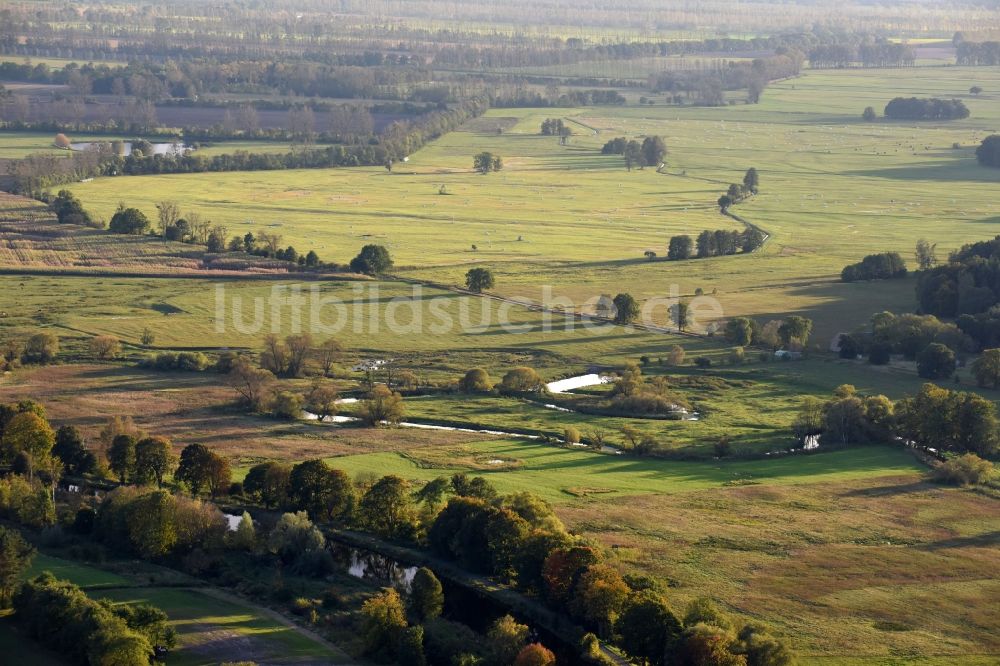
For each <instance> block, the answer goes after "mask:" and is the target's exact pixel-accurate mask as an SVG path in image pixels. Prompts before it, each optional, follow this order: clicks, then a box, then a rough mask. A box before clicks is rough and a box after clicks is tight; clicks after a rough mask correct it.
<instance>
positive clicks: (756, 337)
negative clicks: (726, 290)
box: [722, 315, 812, 350]
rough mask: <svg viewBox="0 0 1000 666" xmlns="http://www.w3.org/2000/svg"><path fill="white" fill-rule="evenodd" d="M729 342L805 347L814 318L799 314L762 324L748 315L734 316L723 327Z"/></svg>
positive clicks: (780, 346) (741, 345) (745, 344)
mask: <svg viewBox="0 0 1000 666" xmlns="http://www.w3.org/2000/svg"><path fill="white" fill-rule="evenodd" d="M722 333H723V336H724V337H725V338H726V341H727V342H730V343H732V344H733V345H736V346H737V347H747V346H750V345H759V346H762V347H768V348H770V349H780V348H782V347H784V348H786V349H795V350H798V349H803V348H804V347H805V346H806V344H807V343H808V342H809V336H810V335H811V334H812V320H811V319H807V318H806V317H800V316H798V315H791V316H789V317H787V318H785V319H772V320H771V321H769V322H767V323H765V324H761V323H760V322H758V321H757V320H755V319H750V318H748V317H734V318H733V319H730V320H728V321H727V322H726V323H725V325H724V326H723V328H722Z"/></svg>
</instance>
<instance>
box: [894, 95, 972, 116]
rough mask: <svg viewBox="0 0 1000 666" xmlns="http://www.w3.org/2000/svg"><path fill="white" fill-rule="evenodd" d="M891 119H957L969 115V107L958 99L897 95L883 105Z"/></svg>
mask: <svg viewBox="0 0 1000 666" xmlns="http://www.w3.org/2000/svg"><path fill="white" fill-rule="evenodd" d="M885 117H886V118H890V119H892V120H959V119H962V118H968V117H969V107H967V106H965V103H964V102H963V101H962V100H958V99H937V98H920V97H909V98H907V97H897V98H895V99H893V100H892V101H891V102H889V103H888V104H886V105H885Z"/></svg>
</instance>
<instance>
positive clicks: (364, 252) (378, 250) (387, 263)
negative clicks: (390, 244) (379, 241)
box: [351, 245, 392, 275]
mask: <svg viewBox="0 0 1000 666" xmlns="http://www.w3.org/2000/svg"><path fill="white" fill-rule="evenodd" d="M390 268H392V257H391V256H389V250H387V249H385V247H383V246H381V245H365V246H364V247H363V248H361V252H359V253H358V256H356V257H354V258H353V259H351V270H352V271H354V272H355V273H366V274H368V275H379V274H381V273H385V272H386V271H387V270H389V269H390Z"/></svg>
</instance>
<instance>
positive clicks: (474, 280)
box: [465, 268, 496, 294]
mask: <svg viewBox="0 0 1000 666" xmlns="http://www.w3.org/2000/svg"><path fill="white" fill-rule="evenodd" d="M495 284H496V280H494V279H493V273H492V272H490V270H489V269H488V268H470V269H469V272H468V273H466V274H465V286H466V288H468V290H469V291H474V292H476V293H477V294H481V293H483V291H485V290H486V289H492V288H493V286H494V285H495Z"/></svg>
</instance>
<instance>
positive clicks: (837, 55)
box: [809, 39, 916, 69]
mask: <svg viewBox="0 0 1000 666" xmlns="http://www.w3.org/2000/svg"><path fill="white" fill-rule="evenodd" d="M915 62H916V56H915V55H914V52H913V47H911V46H910V45H908V44H903V43H900V42H890V41H888V40H885V39H875V40H865V41H862V42H860V43H857V44H852V43H849V42H847V43H839V44H821V45H819V46H816V47H815V48H812V49H810V50H809V66H810V67H812V68H814V69H820V68H844V67H912V66H913V65H914V64H915Z"/></svg>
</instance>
